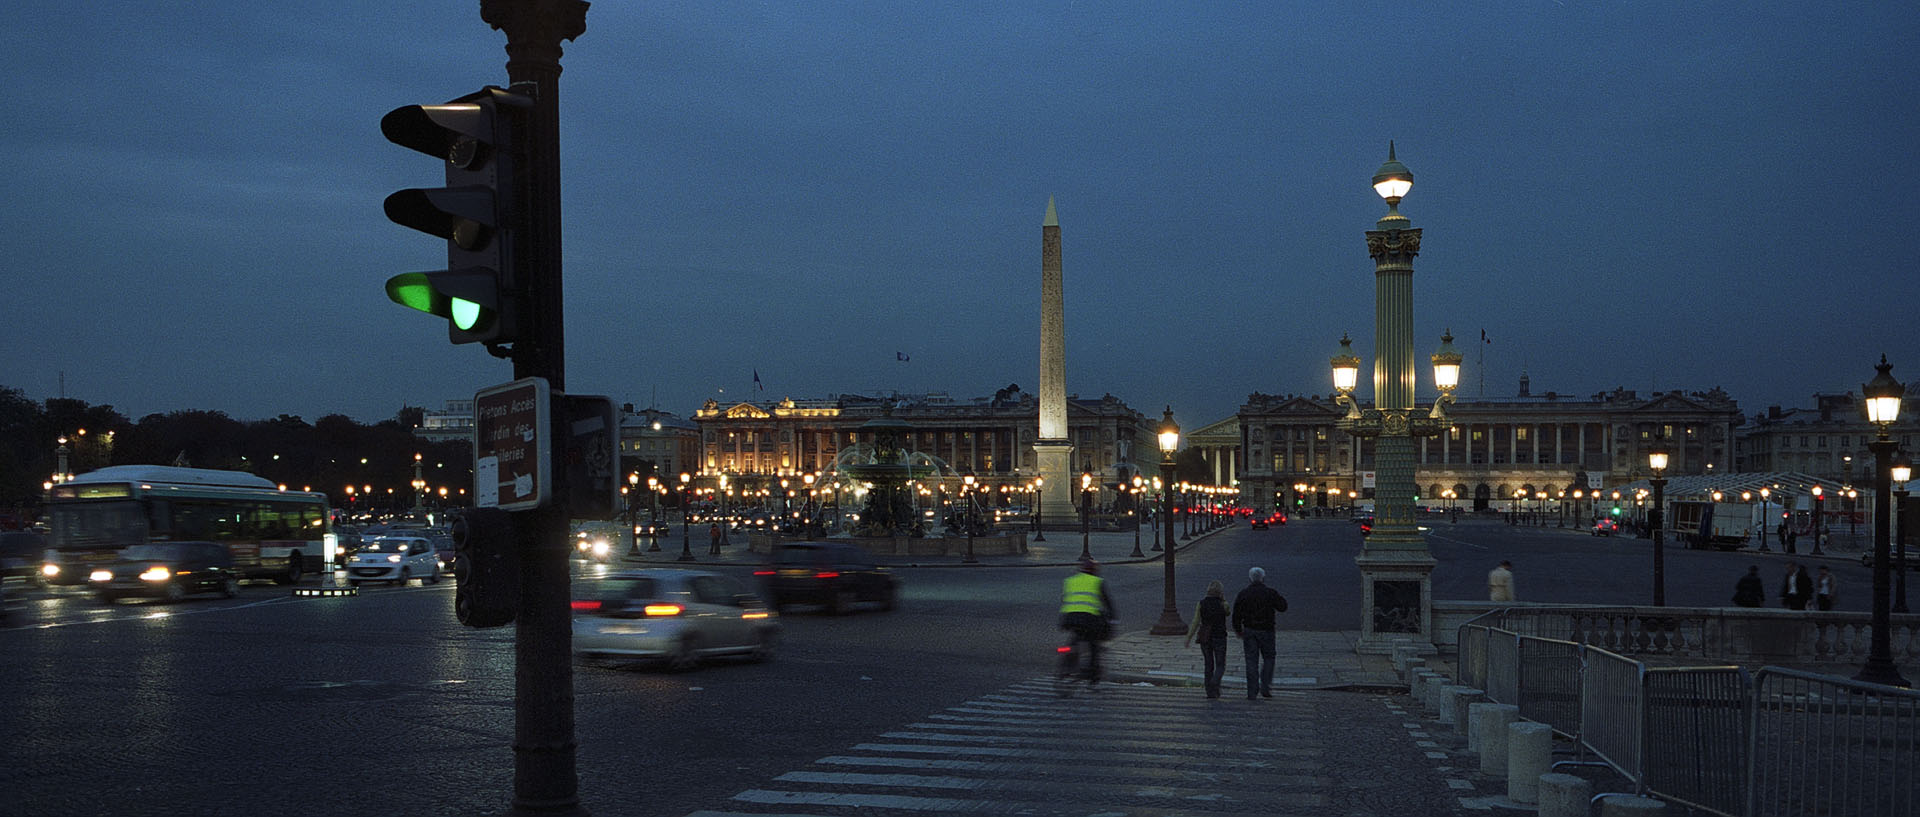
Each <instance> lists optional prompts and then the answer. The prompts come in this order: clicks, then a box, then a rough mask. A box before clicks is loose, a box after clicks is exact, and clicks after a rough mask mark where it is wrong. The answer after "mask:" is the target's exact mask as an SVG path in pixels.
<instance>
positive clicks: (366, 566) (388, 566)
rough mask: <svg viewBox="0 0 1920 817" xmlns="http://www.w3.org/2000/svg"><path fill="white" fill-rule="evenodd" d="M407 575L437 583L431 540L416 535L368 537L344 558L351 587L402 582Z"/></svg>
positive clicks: (437, 560) (436, 559)
mask: <svg viewBox="0 0 1920 817" xmlns="http://www.w3.org/2000/svg"><path fill="white" fill-rule="evenodd" d="M408 579H419V580H421V581H423V582H426V583H427V584H437V583H439V581H440V556H439V554H438V553H437V552H436V551H435V550H434V547H433V542H432V541H431V540H428V539H424V538H421V537H418V536H382V537H379V538H375V539H368V540H367V541H366V542H365V543H364V544H362V545H361V546H360V550H359V551H358V552H356V553H354V554H353V559H352V560H351V561H349V562H347V583H348V584H351V585H353V586H354V587H359V586H360V583H361V582H394V583H396V584H406V583H407V580H408Z"/></svg>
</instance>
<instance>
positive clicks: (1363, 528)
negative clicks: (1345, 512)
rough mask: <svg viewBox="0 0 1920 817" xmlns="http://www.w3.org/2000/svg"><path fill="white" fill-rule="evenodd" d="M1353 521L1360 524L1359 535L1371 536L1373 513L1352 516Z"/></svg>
mask: <svg viewBox="0 0 1920 817" xmlns="http://www.w3.org/2000/svg"><path fill="white" fill-rule="evenodd" d="M1353 522H1354V524H1356V525H1359V526H1360V535H1361V536H1372V535H1373V515H1372V514H1368V515H1366V516H1360V517H1355V518H1354V520H1353Z"/></svg>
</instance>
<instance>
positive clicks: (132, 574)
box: [87, 542, 241, 601]
mask: <svg viewBox="0 0 1920 817" xmlns="http://www.w3.org/2000/svg"><path fill="white" fill-rule="evenodd" d="M240 577H241V572H240V571H239V570H236V569H234V566H233V554H232V553H229V552H228V551H227V548H226V546H224V545H217V544H214V543H212V542H162V543H159V544H152V545H134V546H132V547H129V548H126V549H124V550H121V551H120V560H119V561H117V562H113V563H110V564H104V565H101V566H99V567H95V568H93V570H92V572H90V573H89V574H88V575H87V586H88V587H91V588H93V592H94V595H95V596H97V597H99V599H100V600H101V601H113V600H114V599H117V598H121V597H124V596H146V597H149V598H162V599H166V600H167V601H179V600H180V599H183V598H186V596H187V594H189V593H219V594H220V595H222V596H224V597H226V598H233V597H234V594H236V593H239V592H240Z"/></svg>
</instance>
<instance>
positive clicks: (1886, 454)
mask: <svg viewBox="0 0 1920 817" xmlns="http://www.w3.org/2000/svg"><path fill="white" fill-rule="evenodd" d="M1874 369H1875V371H1876V372H1877V374H1875V375H1874V378H1873V379H1872V380H1870V381H1868V382H1867V383H1866V384H1865V385H1862V386H1861V387H1860V393H1861V394H1862V395H1863V396H1865V397H1866V402H1867V421H1868V422H1870V423H1873V425H1874V428H1875V430H1876V431H1877V432H1878V433H1877V434H1876V435H1875V437H1874V439H1873V442H1872V443H1869V444H1868V446H1867V447H1868V448H1869V449H1871V450H1872V451H1873V503H1874V508H1873V511H1874V513H1873V638H1872V640H1871V641H1870V642H1869V644H1868V647H1867V663H1866V664H1865V665H1864V666H1862V667H1861V668H1860V673H1859V674H1857V675H1855V676H1853V678H1854V680H1856V681H1871V682H1873V683H1876V684H1886V685H1888V686H1902V687H1903V686H1907V685H1908V684H1907V679H1905V678H1903V677H1901V676H1900V669H1899V667H1898V666H1896V665H1895V664H1894V663H1893V639H1892V633H1891V627H1892V621H1891V619H1890V614H1891V612H1892V609H1891V608H1892V590H1893V587H1892V582H1891V579H1890V577H1889V572H1890V570H1891V568H1892V565H1891V562H1892V561H1893V552H1892V551H1893V548H1892V535H1893V532H1892V528H1891V526H1890V522H1891V521H1892V520H1891V519H1889V517H1890V516H1892V510H1893V508H1892V504H1893V497H1892V489H1893V484H1892V483H1893V452H1894V451H1895V449H1897V448H1898V446H1896V445H1895V444H1894V442H1893V436H1892V431H1893V424H1894V422H1895V421H1897V420H1899V419H1900V398H1901V395H1903V394H1905V392H1906V387H1905V386H1902V385H1900V381H1898V380H1894V379H1893V366H1892V365H1891V364H1888V363H1887V356H1886V355H1881V356H1880V365H1879V366H1876V367H1874ZM1907 476H1909V477H1911V476H1912V469H1911V466H1909V467H1908V474H1907Z"/></svg>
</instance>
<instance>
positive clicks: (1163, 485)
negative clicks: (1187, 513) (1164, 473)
mask: <svg viewBox="0 0 1920 817" xmlns="http://www.w3.org/2000/svg"><path fill="white" fill-rule="evenodd" d="M1171 487H1172V486H1169V485H1168V484H1167V481H1166V480H1165V479H1163V478H1161V477H1154V478H1153V492H1154V493H1156V494H1159V495H1160V512H1159V513H1157V514H1154V515H1153V548H1152V550H1153V551H1154V552H1156V553H1157V552H1159V551H1160V550H1161V548H1160V529H1161V528H1163V527H1164V528H1166V529H1167V531H1168V532H1169V533H1171V532H1172V531H1173V517H1172V516H1169V515H1167V491H1168V489H1169V488H1171Z"/></svg>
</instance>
